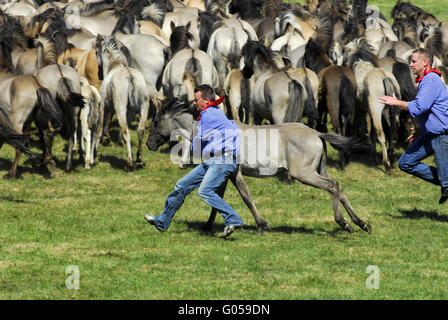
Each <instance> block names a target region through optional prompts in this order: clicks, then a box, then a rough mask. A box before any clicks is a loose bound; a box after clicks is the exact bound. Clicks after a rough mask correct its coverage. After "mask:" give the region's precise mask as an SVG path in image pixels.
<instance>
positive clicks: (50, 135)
mask: <svg viewBox="0 0 448 320" xmlns="http://www.w3.org/2000/svg"><path fill="white" fill-rule="evenodd" d="M42 138H43V150H44V162H43V164H44V166H45V167H46V168H47V170H48V172H49V173H50V178H54V177H55V176H56V163H55V162H54V159H53V155H52V154H51V149H52V147H53V139H54V129H53V128H51V127H50V128H46V129H43V130H42Z"/></svg>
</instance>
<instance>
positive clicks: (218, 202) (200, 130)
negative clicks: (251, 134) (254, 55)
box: [144, 85, 243, 238]
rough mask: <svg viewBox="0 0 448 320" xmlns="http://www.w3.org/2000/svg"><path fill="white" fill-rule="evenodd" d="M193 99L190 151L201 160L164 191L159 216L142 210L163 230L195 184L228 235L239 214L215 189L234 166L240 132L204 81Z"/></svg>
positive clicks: (150, 220)
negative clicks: (195, 122)
mask: <svg viewBox="0 0 448 320" xmlns="http://www.w3.org/2000/svg"><path fill="white" fill-rule="evenodd" d="M194 97H195V99H194V102H195V105H196V108H197V110H198V111H199V112H200V114H199V116H198V117H197V119H196V120H199V125H198V126H196V130H195V131H196V132H197V134H196V135H195V136H194V138H193V145H192V149H193V155H196V156H199V157H200V158H202V160H203V162H202V163H201V164H199V165H198V166H197V167H195V168H194V169H193V170H191V171H190V172H189V173H188V174H187V175H185V176H184V177H183V178H181V179H180V180H179V181H177V183H176V185H175V187H174V190H173V191H172V192H171V193H170V194H169V195H168V197H167V199H166V202H165V208H164V210H163V212H162V214H161V215H160V216H158V217H157V216H153V215H151V214H145V215H144V217H145V219H146V221H147V222H149V223H150V224H151V225H154V226H155V227H156V228H157V230H159V231H166V230H167V229H168V227H169V226H170V224H171V220H172V218H173V216H174V214H175V213H176V212H177V210H179V208H180V207H181V205H182V204H183V202H184V200H185V197H186V196H187V195H188V194H189V193H190V192H191V191H193V190H194V189H196V188H198V187H199V190H198V195H199V197H200V198H201V199H202V200H203V201H204V202H205V203H207V204H208V205H210V206H212V207H213V208H215V209H217V210H218V211H219V213H220V214H221V215H222V216H223V217H224V222H225V227H224V231H223V234H222V236H223V237H224V238H225V237H228V236H229V235H230V234H231V233H232V232H233V231H234V230H235V228H237V227H240V226H242V225H243V221H242V220H241V218H240V216H239V215H238V214H237V213H236V212H235V210H233V208H232V207H231V206H230V205H229V204H227V203H226V202H225V201H224V200H223V199H222V198H221V197H220V196H219V195H218V194H217V193H216V190H217V189H218V188H219V186H221V185H222V184H223V183H224V182H225V181H226V180H227V179H228V177H229V176H230V175H231V174H233V173H234V172H235V171H236V170H237V163H236V158H237V156H238V155H239V152H240V132H239V129H238V126H237V125H236V123H235V122H234V121H231V120H229V119H227V117H226V116H225V115H224V113H223V112H222V111H221V110H220V109H219V108H218V105H219V103H220V102H221V101H222V98H221V99H219V100H215V92H214V90H213V88H211V87H210V86H208V85H200V86H198V87H197V88H196V89H195V93H194Z"/></svg>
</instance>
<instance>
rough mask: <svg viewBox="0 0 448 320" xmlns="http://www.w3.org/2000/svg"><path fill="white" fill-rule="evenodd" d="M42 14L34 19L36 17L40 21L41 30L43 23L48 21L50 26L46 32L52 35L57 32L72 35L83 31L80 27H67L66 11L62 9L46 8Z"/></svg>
mask: <svg viewBox="0 0 448 320" xmlns="http://www.w3.org/2000/svg"><path fill="white" fill-rule="evenodd" d="M41 15H42V16H41V17H38V16H40V15H38V16H35V17H33V20H34V19H35V18H36V21H35V22H38V23H39V28H38V30H40V29H41V28H42V26H43V24H44V23H45V22H47V23H48V27H47V29H46V30H45V33H46V34H47V35H48V36H50V37H52V35H53V34H54V33H56V32H62V33H63V34H64V35H66V36H67V37H69V36H72V35H74V34H75V33H78V32H81V30H80V29H75V28H68V27H67V23H66V21H65V19H64V13H63V12H62V11H60V10H56V9H53V8H51V9H48V10H45V11H44V12H43V13H42V14H41Z"/></svg>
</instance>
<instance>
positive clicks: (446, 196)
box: [439, 188, 448, 204]
mask: <svg viewBox="0 0 448 320" xmlns="http://www.w3.org/2000/svg"><path fill="white" fill-rule="evenodd" d="M446 200H448V188H442V196H441V197H440V200H439V204H442V203H444V202H445V201H446Z"/></svg>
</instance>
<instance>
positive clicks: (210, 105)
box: [196, 96, 224, 121]
mask: <svg viewBox="0 0 448 320" xmlns="http://www.w3.org/2000/svg"><path fill="white" fill-rule="evenodd" d="M223 100H224V96H222V97H221V98H219V99H217V100H215V101H212V102H210V103H209V104H208V105H206V106H205V108H204V109H202V111H201V113H200V114H199V116H198V117H197V118H196V120H198V121H199V120H201V114H202V112H204V111H205V110H207V108H208V107H213V106H217V105H219V104H220V103H221V102H223Z"/></svg>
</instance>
